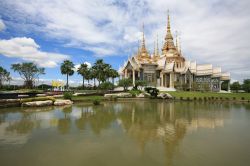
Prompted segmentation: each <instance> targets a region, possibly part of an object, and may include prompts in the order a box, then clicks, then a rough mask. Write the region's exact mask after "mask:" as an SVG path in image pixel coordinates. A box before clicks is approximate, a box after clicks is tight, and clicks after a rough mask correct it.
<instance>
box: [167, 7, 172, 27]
mask: <svg viewBox="0 0 250 166" xmlns="http://www.w3.org/2000/svg"><path fill="white" fill-rule="evenodd" d="M167 31H168V32H170V31H171V27H170V15H169V10H168V25H167Z"/></svg>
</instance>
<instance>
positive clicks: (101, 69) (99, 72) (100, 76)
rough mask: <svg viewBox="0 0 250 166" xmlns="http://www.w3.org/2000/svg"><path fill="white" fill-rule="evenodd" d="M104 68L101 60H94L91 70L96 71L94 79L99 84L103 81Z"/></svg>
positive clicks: (104, 65)
mask: <svg viewBox="0 0 250 166" xmlns="http://www.w3.org/2000/svg"><path fill="white" fill-rule="evenodd" d="M105 67H106V64H105V63H104V62H103V60H102V59H98V60H96V62H95V63H94V66H93V69H94V70H95V71H96V78H97V80H98V82H99V84H100V82H103V81H105V75H104V73H105Z"/></svg>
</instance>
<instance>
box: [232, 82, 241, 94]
mask: <svg viewBox="0 0 250 166" xmlns="http://www.w3.org/2000/svg"><path fill="white" fill-rule="evenodd" d="M230 88H231V90H235V91H236V92H238V91H239V90H240V89H241V85H240V83H239V82H234V83H232V84H231V85H230Z"/></svg>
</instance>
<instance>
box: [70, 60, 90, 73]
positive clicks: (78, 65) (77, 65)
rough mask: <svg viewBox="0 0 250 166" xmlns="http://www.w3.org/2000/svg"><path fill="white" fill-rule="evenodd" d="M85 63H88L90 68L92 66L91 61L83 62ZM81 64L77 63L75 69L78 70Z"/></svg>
mask: <svg viewBox="0 0 250 166" xmlns="http://www.w3.org/2000/svg"><path fill="white" fill-rule="evenodd" d="M83 63H84V64H86V65H87V66H88V68H90V67H91V66H92V65H91V63H89V62H83ZM80 66H81V64H76V65H75V67H74V71H75V72H76V71H77V70H78V69H79V67H80Z"/></svg>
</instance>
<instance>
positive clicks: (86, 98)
mask: <svg viewBox="0 0 250 166" xmlns="http://www.w3.org/2000/svg"><path fill="white" fill-rule="evenodd" d="M94 100H99V101H102V100H105V98H104V96H73V97H72V101H84V102H93V101H94Z"/></svg>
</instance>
